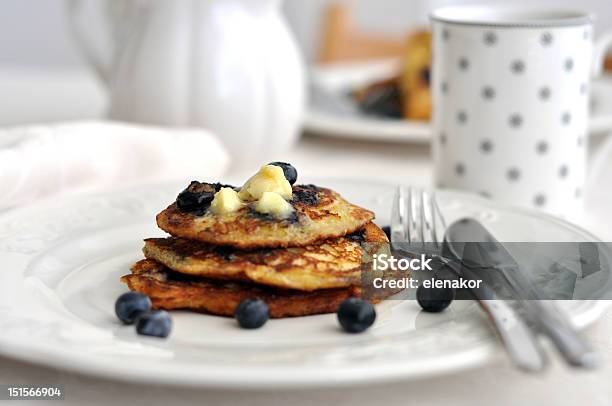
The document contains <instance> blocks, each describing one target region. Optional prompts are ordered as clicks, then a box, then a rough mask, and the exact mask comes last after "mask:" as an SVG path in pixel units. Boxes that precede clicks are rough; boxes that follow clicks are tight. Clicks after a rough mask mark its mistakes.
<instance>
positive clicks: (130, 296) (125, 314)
mask: <svg viewBox="0 0 612 406" xmlns="http://www.w3.org/2000/svg"><path fill="white" fill-rule="evenodd" d="M149 310H151V299H149V298H148V297H147V296H146V295H143V294H142V293H139V292H127V293H124V294H122V295H121V296H119V297H118V298H117V301H116V302H115V314H116V315H117V317H118V318H119V320H121V321H122V322H124V323H125V324H132V323H134V321H135V320H136V319H137V318H138V316H139V315H140V314H142V313H144V312H148V311H149Z"/></svg>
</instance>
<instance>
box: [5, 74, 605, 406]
mask: <svg viewBox="0 0 612 406" xmlns="http://www.w3.org/2000/svg"><path fill="white" fill-rule="evenodd" d="M36 75H38V76H36ZM36 75H35V76H34V77H36V81H35V82H36V83H37V85H36V86H35V85H33V84H32V83H33V82H32V80H30V79H31V78H32V76H28V75H26V74H23V73H19V74H15V72H8V73H7V71H4V73H3V71H2V70H0V105H2V106H5V105H7V103H9V100H8V98H11V97H12V99H13V101H12V102H10V103H11V107H10V109H9V110H10V111H12V112H13V114H12V115H11V114H10V111H9V112H7V110H2V111H0V125H5V124H21V123H25V122H29V121H38V119H40V120H51V119H58V120H61V119H66V118H91V117H92V116H95V115H99V114H100V112H101V111H103V96H102V95H101V93H100V89H99V88H97V87H96V85H95V84H94V83H92V81H91V79H90V77H89V76H88V75H86V74H83V73H78V72H77V73H74V74H66V73H61V74H58V75H56V76H51V77H49V76H48V75H47V74H41V73H36ZM24 78H25V79H24ZM28 78H30V79H28ZM26 79H27V80H26ZM20 80H21V82H20ZM9 88H10V92H9V93H7V92H6V91H5V90H7V89H9ZM58 88H65V89H68V90H64V92H65V93H66V94H68V95H72V96H70V97H69V100H68V102H67V104H66V105H64V107H62V106H61V105H59V106H58V104H57V103H59V101H58V100H57V98H53V97H52V96H56V95H57V93H55V92H56V91H57V89H58ZM41 89H42V90H41ZM54 89H55V90H54ZM54 93H55V94H54ZM45 98H47V99H45ZM45 100H48V101H49V102H50V101H54V102H55V104H54V107H53V109H54V110H53V111H52V113H53V114H51V113H49V110H47V109H46V107H45V106H44V103H46V101H45ZM74 100H79V102H78V103H76V104H78V105H79V109H80V110H78V111H77V112H76V113H78V114H76V113H75V111H74V109H73V107H74V106H75V103H74ZM15 103H18V105H16V104H15ZM37 114H38V116H37ZM602 141H603V139H599V140H595V141H594V143H593V145H592V151H593V152H594V153H597V151H598V150H599V147H598V146H597V144H599V143H601V142H602ZM286 159H287V160H288V161H290V162H292V163H294V164H295V165H296V167H297V168H299V169H300V172H301V174H302V175H303V176H317V177H323V176H326V177H352V178H362V179H373V180H381V181H385V182H394V183H398V182H403V183H411V184H415V185H423V186H426V185H429V184H431V179H432V173H431V164H430V160H429V149H428V148H427V147H418V146H412V145H389V144H387V145H383V144H375V143H367V142H351V143H347V142H345V141H339V140H329V139H326V138H322V137H306V138H303V139H302V140H301V141H300V143H299V144H298V146H297V148H296V149H295V150H294V151H293V152H291V153H289V154H288V155H287V158H286ZM605 188H607V189H605ZM607 190H609V192H608V191H607ZM587 193H588V191H587ZM598 193H599V194H600V195H601V194H602V193H604V194H605V195H606V196H608V197H609V198H610V199H612V188H611V187H609V183H608V185H601V189H600V190H598ZM587 199H588V195H587ZM589 204H592V205H593V207H594V209H593V210H592V212H593V213H595V214H596V216H595V217H591V218H587V219H586V220H585V224H586V226H588V227H589V228H590V229H592V230H593V231H595V232H596V233H598V234H599V235H601V236H602V237H603V238H605V239H607V240H608V241H612V210H610V209H609V207H612V206H610V205H607V204H602V203H601V202H600V199H598V201H596V202H591V203H589ZM1 333H2V332H0V334H1ZM586 334H587V335H588V337H589V338H590V339H591V340H592V342H593V343H594V345H595V347H596V348H597V349H598V350H600V352H601V354H602V356H603V358H604V363H603V367H602V368H600V369H598V370H596V371H587V372H585V371H575V370H571V369H568V368H567V367H566V366H565V365H564V364H563V363H562V362H560V361H559V360H558V359H557V358H556V357H555V358H554V359H553V360H552V364H551V368H550V369H549V370H548V371H547V372H546V373H545V374H543V375H526V374H523V373H521V372H518V371H516V370H515V369H514V368H513V367H512V366H511V365H510V364H509V362H508V360H507V359H506V358H505V357H504V355H503V353H500V357H499V358H498V359H497V360H496V361H495V362H493V363H491V364H490V365H487V366H486V367H483V368H479V369H475V370H471V371H464V372H460V373H458V374H454V375H449V376H442V377H438V378H434V379H426V380H419V381H414V382H397V383H392V384H385V385H373V386H362V387H358V388H350V389H335V390H317V391H311V390H308V391H269V392H235V391H217V390H204V389H202V390H198V389H184V388H171V387H161V386H157V385H156V386H150V385H134V384H127V383H122V382H113V381H107V380H101V379H97V378H92V377H86V376H82V375H79V374H74V373H69V372H64V371H58V370H54V369H50V368H44V367H40V366H37V365H31V364H27V363H23V362H19V361H14V360H10V359H8V358H1V357H0V384H1V383H5V384H26V383H27V384H62V385H64V386H65V389H66V400H65V401H64V404H68V405H82V404H94V405H97V404H99V405H106V404H147V405H151V406H154V405H166V404H183V403H184V404H200V405H202V404H203V405H240V404H245V405H246V404H248V405H252V406H256V405H266V406H274V405H285V404H292V405H312V404H334V405H338V406H339V405H345V404H346V405H349V404H350V405H355V404H383V405H394V404H397V405H406V404H420V405H442V404H444V405H487V406H488V405H516V404H523V405H531V404H534V405H548V404H550V405H553V404H554V405H570V404H572V405H573V404H588V405H610V404H612V384H610V382H612V310H610V311H609V312H608V313H607V314H606V315H605V316H604V317H603V318H602V320H600V321H599V322H598V323H596V324H595V325H593V326H591V327H590V328H589V329H588V330H587V332H586ZM24 404H25V403H24ZM37 404H38V403H37Z"/></svg>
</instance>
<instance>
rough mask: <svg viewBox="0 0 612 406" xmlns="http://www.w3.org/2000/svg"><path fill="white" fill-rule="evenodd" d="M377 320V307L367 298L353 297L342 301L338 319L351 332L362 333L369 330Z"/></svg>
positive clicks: (345, 329)
mask: <svg viewBox="0 0 612 406" xmlns="http://www.w3.org/2000/svg"><path fill="white" fill-rule="evenodd" d="M375 320H376V309H374V306H373V305H372V304H370V303H368V302H366V301H365V300H362V299H357V298H355V297H351V298H349V299H346V300H345V301H344V302H342V303H340V306H339V307H338V321H339V322H340V325H341V326H342V328H343V329H344V331H347V332H349V333H361V332H362V331H365V330H367V329H368V328H369V327H370V326H371V325H372V324H374V321H375Z"/></svg>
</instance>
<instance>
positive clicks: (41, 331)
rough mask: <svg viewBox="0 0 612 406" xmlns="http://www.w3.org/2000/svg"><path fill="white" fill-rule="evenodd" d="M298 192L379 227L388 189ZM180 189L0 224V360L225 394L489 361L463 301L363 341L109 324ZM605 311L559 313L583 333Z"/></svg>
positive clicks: (509, 216)
mask: <svg viewBox="0 0 612 406" xmlns="http://www.w3.org/2000/svg"><path fill="white" fill-rule="evenodd" d="M310 181H314V182H316V183H318V184H321V185H326V186H331V187H333V188H334V189H336V190H338V191H339V192H340V193H342V194H343V195H345V196H346V197H347V198H348V199H349V200H351V201H354V202H355V203H357V204H361V205H363V206H365V207H368V208H370V209H373V210H375V211H376V213H377V221H378V222H379V223H380V224H385V223H387V222H388V220H389V216H388V211H389V210H388V209H389V202H390V201H391V196H392V194H393V187H391V186H389V185H382V184H373V183H364V182H359V181H346V180H344V181H333V180H327V181H324V180H310ZM183 187H184V185H179V184H174V185H166V186H159V187H149V188H139V189H127V190H121V191H116V192H114V193H108V194H101V195H95V196H87V197H79V198H76V199H72V200H66V201H59V202H57V201H53V202H48V203H46V204H44V205H37V206H32V207H29V208H24V209H19V210H15V211H11V212H7V213H4V214H3V215H2V216H0V263H2V266H3V270H2V273H0V331H2V334H1V335H0V352H1V353H2V354H4V355H7V356H11V357H15V358H19V359H24V360H28V361H32V362H35V363H40V364H45V365H50V366H53V367H56V368H63V369H68V370H73V371H79V372H84V373H88V374H94V375H99V376H104V377H108V378H112V379H120V380H130V381H142V382H147V383H156V382H159V383H164V384H175V385H195V386H199V387H202V386H208V387H223V388H234V389H237V388H241V389H245V388H283V387H300V388H304V387H315V386H340V385H354V384H358V383H372V382H375V381H385V380H391V379H411V378H417V377H424V376H430V375H434V374H442V373H448V372H451V371H457V370H461V369H465V368H468V367H473V366H476V365H479V364H482V363H484V362H486V361H488V360H490V359H491V358H492V356H493V355H494V354H499V353H500V351H499V346H498V343H497V340H496V338H495V335H494V333H493V331H492V330H491V328H490V326H489V325H488V323H487V321H486V318H485V316H484V315H483V314H482V312H481V311H480V309H479V307H478V306H477V304H475V303H473V302H469V301H462V302H455V303H453V304H452V305H451V307H450V308H449V309H448V310H447V311H445V312H443V313H441V314H428V313H424V312H421V311H420V308H419V306H418V304H417V303H416V302H415V301H412V300H408V301H397V300H393V301H387V302H384V303H382V304H380V305H378V306H377V312H378V319H377V322H376V324H375V325H374V327H373V328H371V329H370V330H368V331H367V332H366V333H364V334H360V335H349V334H345V333H342V332H341V331H340V329H339V328H338V324H337V321H336V317H335V315H333V314H331V315H319V316H310V317H301V318H293V319H283V320H272V321H270V322H269V323H268V324H267V325H266V326H265V327H264V328H262V329H260V330H254V331H246V330H241V329H239V328H238V327H237V326H236V324H235V322H234V321H233V320H232V319H228V318H222V317H216V316H209V315H203V314H194V313H189V312H173V320H174V328H173V332H172V334H171V336H170V338H169V339H167V340H160V339H155V338H148V337H139V336H137V335H136V334H135V331H134V328H133V327H130V326H122V325H121V324H120V323H119V322H118V320H117V319H116V318H115V316H114V312H113V303H114V300H115V299H116V297H117V296H118V295H119V294H120V293H122V292H124V291H126V288H125V286H124V285H122V284H121V283H120V282H119V277H120V276H121V275H123V274H126V273H127V272H128V268H129V266H130V264H131V263H133V262H134V261H136V260H138V259H139V258H141V256H142V254H141V252H140V249H141V247H142V239H143V238H145V237H153V236H160V235H163V233H162V232H161V231H160V230H158V229H157V228H156V226H155V223H154V215H155V214H156V213H157V212H158V211H159V210H160V209H161V208H163V207H165V206H166V205H167V204H168V202H170V201H171V200H172V199H173V198H174V197H175V196H176V194H177V192H178V191H180V190H181V189H182V188H183ZM438 200H439V204H440V205H441V207H442V210H443V211H444V212H445V214H446V216H447V220H449V221H452V220H453V219H454V218H458V217H461V216H465V215H470V216H475V217H477V218H478V219H479V220H480V221H482V222H483V223H484V224H485V225H486V226H487V227H489V228H490V229H491V230H492V231H493V233H494V234H496V235H497V237H498V238H499V239H500V240H504V239H505V240H515V241H552V240H555V241H576V240H578V241H583V240H593V239H594V237H593V236H591V235H590V234H588V233H587V232H585V231H583V230H580V229H578V228H576V227H574V226H572V225H570V224H568V223H565V222H563V221H561V220H557V219H554V218H552V217H548V216H544V215H541V214H538V213H534V212H530V211H523V210H511V209H505V208H501V207H499V205H497V204H493V203H491V202H488V201H486V200H483V199H481V198H478V197H473V196H469V195H465V194H460V193H454V192H439V195H438ZM606 276H607V279H610V278H609V275H606ZM607 303H608V302H607V301H597V300H593V301H582V302H578V301H573V302H562V303H560V304H562V305H563V309H564V311H566V312H567V313H568V315H569V316H570V317H571V320H572V321H573V322H574V323H575V324H576V325H577V326H583V325H585V324H587V323H589V322H591V321H593V320H595V319H596V318H597V317H599V316H600V315H601V313H602V311H603V310H604V309H605V307H606V306H607Z"/></svg>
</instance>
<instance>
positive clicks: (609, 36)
mask: <svg viewBox="0 0 612 406" xmlns="http://www.w3.org/2000/svg"><path fill="white" fill-rule="evenodd" d="M610 46H612V31H607V32H605V33H603V35H601V36H600V37H599V38H597V40H595V43H594V46H593V64H592V66H591V79H594V78H597V77H599V76H601V75H602V74H603V68H604V61H605V58H606V51H608V49H610Z"/></svg>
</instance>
